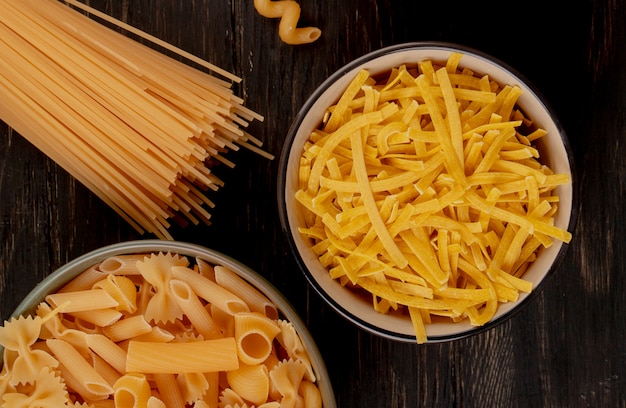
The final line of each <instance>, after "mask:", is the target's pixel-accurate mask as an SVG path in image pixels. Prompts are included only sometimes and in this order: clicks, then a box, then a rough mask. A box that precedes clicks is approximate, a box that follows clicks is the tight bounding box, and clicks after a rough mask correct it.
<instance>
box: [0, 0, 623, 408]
mask: <svg viewBox="0 0 626 408" xmlns="http://www.w3.org/2000/svg"><path fill="white" fill-rule="evenodd" d="M89 3H90V4H91V5H92V6H94V7H96V8H97V9H99V10H102V11H104V12H106V13H108V14H110V15H112V16H114V17H116V18H119V19H122V20H123V21H125V22H128V23H130V24H132V25H133V26H135V27H137V28H140V29H142V30H145V31H147V32H148V33H150V34H152V35H155V36H157V37H159V38H162V39H164V40H166V41H168V42H170V43H172V44H174V45H176V46H179V47H180V48H183V49H185V50H186V51H189V52H191V53H194V54H196V55H198V56H199V57H202V58H205V59H207V60H208V61H210V62H212V63H214V64H216V65H218V66H220V67H222V68H224V69H227V70H229V71H231V72H233V73H235V74H237V75H239V76H240V77H241V78H242V82H241V83H240V84H237V85H235V90H236V92H237V93H238V94H239V95H240V96H242V97H243V98H244V99H245V103H246V106H248V107H249V108H251V109H253V110H255V111H257V112H259V113H260V114H262V115H264V116H265V120H264V121H263V122H255V123H253V124H252V125H251V127H250V132H251V133H253V134H254V135H256V136H257V137H259V138H260V139H262V140H264V142H265V148H266V149H267V151H269V152H271V153H272V154H275V155H276V156H278V155H279V154H280V151H281V149H282V145H283V142H284V138H285V135H286V133H287V131H288V129H289V126H290V125H291V121H292V120H293V118H294V116H295V115H296V114H297V112H298V110H299V109H300V106H301V105H302V104H303V103H304V101H305V100H306V98H308V96H309V95H310V94H311V93H312V92H313V90H314V89H315V87H317V86H318V85H319V84H320V83H321V82H322V81H323V80H324V79H325V78H326V77H327V76H328V75H330V74H331V73H332V72H334V71H335V70H336V69H338V68H340V67H341V66H342V65H344V64H346V63H348V62H349V61H351V60H352V59H354V58H357V57H359V56H361V55H363V54H364V53H367V52H369V51H371V50H375V49H378V48H381V47H383V46H387V45H392V44H398V43H403V42H410V41H425V40H428V41H452V42H457V43H460V44H463V45H466V46H469V47H474V48H477V49H480V50H482V51H485V52H488V53H490V54H492V55H494V56H495V57H497V58H499V59H501V60H502V61H504V62H505V63H507V64H510V65H511V66H513V67H515V68H516V69H517V70H518V71H520V72H521V73H522V74H523V75H524V76H526V77H527V78H528V79H529V80H530V81H531V82H532V83H533V84H534V85H535V86H536V87H537V88H538V89H539V90H540V91H541V93H543V94H544V95H545V97H546V98H547V100H548V101H549V103H550V104H551V106H552V107H553V108H554V110H555V112H556V113H557V115H558V117H559V118H560V120H561V122H562V125H563V127H564V128H565V130H566V132H567V134H568V136H569V139H570V142H571V147H572V150H573V152H574V155H575V159H576V165H577V173H576V176H577V181H578V185H579V191H580V212H579V222H578V228H577V231H576V234H575V237H574V240H573V241H572V243H571V244H570V248H569V251H568V254H567V256H566V258H565V260H564V262H563V263H562V265H561V266H560V268H559V269H558V270H557V272H556V274H555V275H554V276H553V277H552V279H550V281H549V282H548V283H547V284H546V285H545V287H544V288H543V290H542V291H541V292H540V293H539V294H538V296H537V297H536V298H535V301H534V302H532V303H531V304H529V305H528V306H527V307H526V308H525V309H524V310H523V312H522V313H520V314H517V315H515V316H514V317H513V318H511V319H510V320H508V321H507V322H505V323H502V324H501V325H499V326H497V327H495V328H494V329H492V330H490V331H487V332H484V333H481V334H479V335H476V336H473V337H470V338H467V339H463V340H459V341H456V342H452V343H445V344H429V345H422V346H418V345H414V344H404V343H396V342H391V341H389V340H385V339H382V338H379V337H376V336H373V335H371V334H369V333H367V332H364V331H362V330H359V329H357V328H355V327H353V326H352V325H350V324H349V323H348V322H347V321H345V320H344V319H343V318H341V317H340V316H338V315H337V314H336V313H335V312H334V311H333V310H332V309H330V308H329V307H327V306H326V305H325V304H324V303H323V301H322V300H321V299H320V298H319V296H318V295H317V294H316V293H315V292H314V291H313V290H312V289H310V287H309V286H308V284H307V282H306V280H305V279H304V277H303V275H302V273H301V272H300V271H299V269H298V267H297V265H296V263H295V261H294V259H293V257H292V256H291V253H290V252H289V249H288V247H287V243H286V240H285V238H284V236H283V233H282V231H281V228H280V225H279V221H278V214H277V206H276V195H277V186H276V178H277V173H278V160H273V161H269V160H266V159H263V158H261V157H258V156H256V155H255V154H252V153H250V152H246V151H241V152H237V153H235V154H232V155H229V157H230V158H231V159H232V160H233V161H235V162H236V163H238V164H237V167H236V168H235V169H227V168H224V167H218V168H216V169H215V172H216V173H217V174H218V175H219V176H220V177H221V178H222V179H223V180H224V181H225V183H226V184H225V186H224V187H223V188H222V189H221V190H220V191H218V192H217V193H215V194H213V195H212V196H211V199H212V200H214V201H215V203H216V208H215V209H213V210H212V211H211V213H212V216H213V223H212V225H211V226H209V227H206V226H199V227H189V228H185V229H175V230H174V231H173V234H174V236H175V238H176V239H178V240H181V241H190V242H194V243H197V244H201V245H205V246H207V247H210V248H213V249H216V250H218V251H221V252H223V253H225V254H227V255H230V256H232V257H234V258H236V259H238V260H240V261H241V262H243V263H245V264H246V265H248V266H250V267H251V268H253V269H255V270H256V271H258V272H259V273H261V274H262V275H264V276H265V277H266V278H267V279H268V280H270V281H271V282H272V283H273V284H274V285H275V286H276V287H277V288H278V289H279V290H280V291H282V292H283V293H284V294H285V295H286V296H287V298H288V299H289V300H290V301H291V302H292V303H293V305H294V306H295V307H296V309H297V310H298V311H299V312H300V313H301V315H302V317H303V319H304V320H305V321H306V322H307V324H308V326H309V328H310V331H311V333H312V335H313V336H314V338H315V340H316V341H317V343H318V346H319V348H320V350H321V352H322V354H323V356H324V357H325V359H326V362H327V366H328V369H329V371H330V374H331V379H332V382H333V387H334V390H335V393H336V397H337V401H338V404H339V406H340V407H364V408H368V407H376V408H379V407H624V406H626V278H625V277H626V267H625V265H626V247H625V245H626V239H624V236H625V235H624V228H625V227H624V225H625V223H626V219H625V214H626V210H625V209H624V202H625V201H624V200H625V198H626V197H625V188H626V164H625V162H626V160H624V158H625V157H626V146H625V145H626V136H625V135H626V113H625V112H626V79H625V76H624V72H625V71H626V49H625V48H624V46H623V44H624V42H625V41H626V33H625V31H624V23H625V22H626V6H624V4H623V2H620V1H617V0H589V1H586V2H574V3H572V2H565V1H559V2H557V5H556V7H550V8H547V4H546V3H545V2H542V1H538V0H530V1H526V2H523V3H510V2H496V1H493V0H488V1H486V2H482V3H480V4H476V3H467V2H466V3H460V2H459V3H458V4H457V3H456V2H453V3H454V4H453V3H451V2H423V1H409V0H403V1H400V0H395V1H394V0H352V1H342V0H326V1H310V0H309V1H304V0H303V1H301V6H302V20H301V21H302V25H315V26H318V27H320V28H321V29H322V33H323V34H322V37H321V38H320V40H318V41H317V42H316V43H314V44H311V45H304V46H297V47H294V46H289V45H286V44H283V43H281V41H280V39H279V37H278V25H277V23H278V22H277V21H276V20H271V19H266V18H263V17H260V16H259V15H258V14H257V13H256V12H255V10H254V7H253V2H252V1H233V0H185V1H175V2H174V1H170V0H152V1H147V0H122V1H118V0H90V1H89ZM553 4H554V3H553ZM503 17H506V18H507V21H506V22H505V21H502V18H503ZM0 97H2V95H0ZM136 238H142V237H140V236H138V235H137V234H136V233H135V232H134V231H133V230H132V229H131V228H130V227H129V226H128V225H126V224H125V223H124V221H123V220H121V219H120V218H119V217H118V216H117V215H116V214H115V213H114V212H113V211H112V210H110V209H109V208H107V207H106V206H105V205H104V204H103V203H102V202H101V201H100V200H99V199H98V198H96V197H95V196H94V195H92V194H91V193H90V192H89V191H87V190H86V189H85V188H84V187H83V186H82V185H80V184H79V183H77V182H76V181H74V180H73V178H72V177H70V176H69V175H67V174H66V173H65V172H64V171H63V170H62V169H60V168H59V167H58V166H57V165H56V164H55V163H53V162H51V161H50V160H49V159H48V158H46V157H45V155H43V154H42V153H41V152H39V151H37V150H36V149H35V148H34V147H33V146H31V145H30V144H29V143H28V142H26V141H25V140H24V139H23V138H22V137H21V136H20V135H19V134H17V133H16V132H14V131H12V130H11V129H10V128H9V127H8V126H7V125H6V124H4V123H0V242H1V243H2V247H1V248H0V316H1V317H2V318H3V319H5V318H7V317H8V316H9V315H10V313H11V311H12V310H13V308H14V307H15V306H16V305H17V303H18V302H19V301H20V299H21V298H22V297H23V296H24V295H25V294H26V293H27V292H28V291H29V290H30V289H31V288H32V287H33V286H34V285H35V284H36V283H37V282H38V281H40V280H41V279H42V278H43V277H44V276H46V275H47V274H48V273H50V272H51V271H52V270H54V269H55V268H57V267H59V266H60V265H62V264H64V263H65V262H67V261H69V260H71V259H73V258H75V257H77V256H79V255H81V254H83V253H85V252H87V251H90V250H93V249H96V248H98V247H100V246H103V245H107V244H111V243H114V242H119V241H125V240H129V239H136ZM146 238H149V237H147V236H146Z"/></svg>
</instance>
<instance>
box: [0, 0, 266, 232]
mask: <svg viewBox="0 0 626 408" xmlns="http://www.w3.org/2000/svg"><path fill="white" fill-rule="evenodd" d="M68 2H69V3H71V4H74V5H80V6H81V8H83V9H84V7H85V6H84V5H81V4H80V3H75V1H74V0H69V1H68ZM89 11H90V12H91V11H94V12H96V11H95V10H91V9H89ZM109 21H111V19H109ZM120 23H121V22H120ZM121 24H123V23H121ZM122 27H124V26H122ZM147 37H149V36H148V35H147V34H146V37H144V38H147ZM148 39H150V38H148ZM157 45H159V44H157ZM161 45H162V44H161ZM168 50H170V51H174V52H178V51H181V50H178V49H176V48H175V47H173V46H170V47H168ZM179 55H180V56H182V57H183V58H184V57H186V54H185V53H184V52H182V51H181V52H179ZM0 60H2V61H3V63H2V64H0V119H2V120H3V121H5V122H6V123H7V124H8V125H9V126H11V127H12V128H13V129H15V130H16V131H17V132H18V133H19V134H20V135H22V136H23V137H25V138H26V139H27V140H29V142H31V143H32V144H33V145H34V146H35V147H37V148H38V149H39V150H41V151H42V152H43V153H45V154H46V155H47V156H48V157H50V158H51V159H52V160H54V161H55V162H56V163H57V164H58V165H59V166H61V167H62V168H63V169H65V170H66V171H67V172H68V173H70V174H71V175H72V176H73V177H74V178H75V179H77V180H78V181H80V182H81V183H82V184H84V185H85V186H86V187H87V188H89V189H90V190H91V191H92V192H93V193H94V194H96V195H97V196H98V197H100V198H101V199H102V200H103V201H104V202H105V203H107V204H108V205H109V206H110V207H111V208H113V209H114V210H115V211H116V212H117V213H118V214H120V216H122V217H123V218H124V219H125V220H126V221H128V222H129V223H130V224H131V225H132V226H133V227H134V228H135V229H136V230H137V231H139V232H141V233H143V232H146V231H147V232H149V233H153V234H155V235H156V236H158V237H160V238H165V239H172V237H171V234H170V233H169V232H168V229H169V227H170V226H171V224H170V220H175V221H176V222H178V223H180V224H183V225H184V224H187V223H189V222H192V223H194V224H198V223H200V222H206V223H210V220H209V219H210V214H209V213H208V211H207V209H206V208H207V207H209V208H211V207H213V206H214V204H213V203H212V202H211V201H210V200H209V199H208V197H207V192H209V191H216V190H218V189H219V188H220V187H221V186H222V185H223V182H222V181H221V180H220V179H219V178H218V177H217V176H216V175H215V174H213V172H211V170H210V169H209V167H210V164H211V163H212V162H216V161H219V162H221V163H223V164H225V165H226V166H227V167H233V166H234V163H233V162H231V161H230V160H228V159H227V158H225V157H224V154H225V153H227V152H228V151H235V150H239V147H240V146H243V147H245V148H248V149H250V150H252V151H255V152H257V153H259V154H261V155H263V156H266V157H268V158H271V155H269V154H268V153H266V152H264V151H263V150H262V149H261V148H260V147H261V145H262V144H261V142H260V141H259V140H258V139H256V138H255V137H253V136H252V135H250V134H249V133H248V132H246V131H245V128H246V127H248V125H249V123H250V122H252V121H253V120H259V121H262V120H263V118H262V117H261V116H260V115H258V114H257V113H255V112H253V111H251V110H250V109H248V108H246V107H245V106H243V100H242V99H241V98H239V97H237V96H236V95H234V92H233V90H232V83H233V81H240V79H239V78H238V77H236V76H234V75H232V74H228V73H227V72H226V71H223V70H220V69H219V68H217V67H214V66H213V65H211V64H208V63H206V64H203V65H204V66H205V67H207V68H209V69H211V70H212V71H213V72H204V71H202V70H200V69H196V68H193V67H191V66H190V65H187V64H185V63H184V62H182V61H180V60H178V59H174V58H171V57H169V56H167V55H165V54H164V53H161V52H159V51H157V50H156V49H154V48H151V47H149V46H147V45H145V44H142V43H140V42H138V41H135V40H133V39H131V38H129V37H127V36H125V35H123V34H121V33H119V32H117V31H115V30H113V29H110V28H108V27H105V26H104V25H103V24H100V23H98V22H97V21H95V20H92V19H91V18H89V17H88V16H87V15H85V14H83V13H81V12H79V11H77V10H75V9H73V8H71V7H69V6H68V5H65V4H62V3H59V2H58V1H56V0H11V1H9V0H0ZM194 61H196V62H197V60H194ZM217 74H219V75H221V76H222V77H224V78H219V77H218V76H217Z"/></svg>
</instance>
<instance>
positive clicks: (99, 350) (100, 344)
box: [87, 334, 126, 373]
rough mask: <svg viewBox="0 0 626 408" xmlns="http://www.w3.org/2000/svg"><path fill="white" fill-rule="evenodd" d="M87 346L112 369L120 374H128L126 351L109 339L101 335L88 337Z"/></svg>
mask: <svg viewBox="0 0 626 408" xmlns="http://www.w3.org/2000/svg"><path fill="white" fill-rule="evenodd" d="M87 344H88V345H89V348H90V349H91V350H93V352H94V353H96V354H97V355H99V356H100V357H101V358H102V359H103V360H105V361H106V362H107V363H108V364H109V365H111V367H113V368H115V369H116V370H117V371H118V372H120V373H125V372H126V351H125V350H123V349H122V348H121V347H119V346H118V345H117V344H115V343H114V342H113V341H112V340H111V339H109V338H108V337H106V336H104V335H101V334H90V335H88V336H87Z"/></svg>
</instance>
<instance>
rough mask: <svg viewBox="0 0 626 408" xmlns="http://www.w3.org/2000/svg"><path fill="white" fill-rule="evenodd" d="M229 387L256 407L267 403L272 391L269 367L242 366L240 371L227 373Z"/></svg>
mask: <svg viewBox="0 0 626 408" xmlns="http://www.w3.org/2000/svg"><path fill="white" fill-rule="evenodd" d="M226 378H227V379H228V385H230V387H231V388H232V389H233V391H235V392H236V393H237V394H239V395H240V396H241V397H242V398H243V399H245V400H247V401H250V402H251V403H253V404H254V405H260V404H263V403H264V402H266V401H267V397H268V395H269V390H270V378H269V372H268V370H267V367H266V366H265V365H263V364H257V365H253V366H251V365H243V364H242V365H241V366H240V367H239V369H238V370H233V371H229V372H227V373H226Z"/></svg>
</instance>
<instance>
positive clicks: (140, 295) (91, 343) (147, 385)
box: [0, 253, 322, 408]
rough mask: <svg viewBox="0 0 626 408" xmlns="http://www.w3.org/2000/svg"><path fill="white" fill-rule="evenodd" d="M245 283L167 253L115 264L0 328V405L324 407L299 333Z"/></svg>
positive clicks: (95, 270)
mask: <svg viewBox="0 0 626 408" xmlns="http://www.w3.org/2000/svg"><path fill="white" fill-rule="evenodd" d="M130 262H134V263H135V265H130ZM100 265H103V268H102V269H101V268H100ZM214 269H216V270H217V271H218V272H217V273H215V274H214V273H213V272H214ZM124 272H125V273H127V274H125V273H124ZM216 276H220V281H226V282H229V287H224V286H221V285H220V284H219V282H217V281H216ZM235 276H236V274H235V273H234V272H232V271H231V270H229V269H226V268H225V267H222V266H220V265H210V264H209V263H207V262H206V261H202V260H200V259H198V260H196V263H195V264H191V262H190V261H189V260H188V258H186V257H183V256H179V255H174V254H169V253H168V254H164V253H158V254H142V255H141V256H121V257H120V256H116V257H112V258H108V259H106V260H104V261H103V262H101V263H100V264H98V265H94V266H92V267H90V268H87V269H86V270H85V271H84V272H83V274H82V275H78V276H77V277H76V278H74V279H73V280H72V281H70V282H69V283H68V284H66V285H65V286H63V288H62V289H61V291H60V292H59V293H55V294H50V296H47V297H46V301H44V302H41V303H40V304H39V305H38V307H37V311H36V315H35V316H21V317H18V318H13V319H11V320H9V321H5V322H4V326H2V327H0V346H2V347H4V353H3V361H2V369H1V370H0V405H2V406H5V405H7V404H8V405H7V406H27V405H24V404H26V401H30V402H29V404H30V405H28V406H54V407H57V406H59V407H60V406H93V407H153V408H160V407H183V408H187V407H216V406H226V405H227V404H228V401H233V404H235V403H236V404H240V406H243V405H244V404H248V406H250V405H251V404H254V406H258V407H279V406H293V403H295V402H297V403H298V404H299V405H298V406H302V407H304V408H319V407H321V406H322V405H321V404H322V403H321V399H320V397H319V395H320V394H319V389H318V387H317V383H316V381H315V374H314V373H313V370H312V367H311V364H310V360H309V357H308V355H307V353H306V350H305V349H304V348H303V347H302V342H301V340H300V338H299V336H298V334H297V333H296V331H295V328H294V327H293V325H292V324H291V322H288V321H285V320H282V319H281V318H280V316H279V315H278V311H277V309H276V306H275V305H273V304H271V302H270V301H269V300H268V299H267V298H266V297H265V295H263V294H262V293H261V292H259V291H258V290H257V289H256V288H254V287H253V286H252V285H250V284H249V283H248V282H247V281H245V280H244V279H242V278H241V277H238V276H237V278H238V279H235ZM95 277H99V278H100V279H99V280H97V279H95ZM129 282H130V283H132V285H131V286H132V287H133V288H134V291H135V293H130V292H129V290H128V289H129V287H130V286H129ZM238 289H242V291H241V293H239V292H237V290H238ZM211 292H215V293H211ZM87 296H92V297H93V298H94V305H89V304H88V302H86V301H85V299H86V297H87ZM243 299H246V300H250V301H251V302H252V303H251V304H248V303H246V301H244V300H243ZM47 301H51V303H48V302H47ZM212 301H214V302H215V303H211V302H212ZM168 302H169V303H174V304H175V305H176V306H175V307H174V306H172V305H165V303H168ZM233 302H234V303H233ZM269 305H271V307H270V306H269ZM94 307H96V309H95V310H91V309H92V308H94ZM172 310H175V313H173V312H172ZM265 312H267V313H265ZM147 313H150V314H151V316H152V317H151V318H148V317H147ZM159 313H163V314H164V315H168V316H169V317H168V318H161V317H159ZM83 314H84V315H83ZM90 315H95V316H97V317H96V318H92V317H90ZM111 316H113V317H115V318H114V319H112V318H111ZM86 319H89V320H86ZM275 370H276V372H275ZM290 372H293V374H290Z"/></svg>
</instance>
